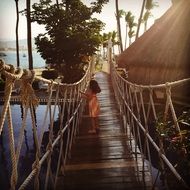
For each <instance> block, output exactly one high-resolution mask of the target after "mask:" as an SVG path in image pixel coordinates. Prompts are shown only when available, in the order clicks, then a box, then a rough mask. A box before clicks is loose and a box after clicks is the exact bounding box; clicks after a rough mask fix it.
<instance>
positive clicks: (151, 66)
mask: <svg viewBox="0 0 190 190" xmlns="http://www.w3.org/2000/svg"><path fill="white" fill-rule="evenodd" d="M117 64H118V66H119V67H123V68H127V69H128V77H129V78H128V80H129V81H131V82H134V83H137V84H146V85H148V84H152V85H153V84H161V83H165V82H171V81H176V80H180V79H184V78H190V0H180V1H176V3H174V4H173V5H172V6H171V7H170V8H169V9H168V11H167V12H166V13H165V14H164V15H163V16H162V17H161V18H159V19H158V20H157V21H156V22H155V24H154V25H153V26H152V27H151V28H150V29H149V30H147V31H146V32H145V33H144V34H143V35H142V36H141V37H139V38H138V39H137V40H136V41H135V42H134V43H133V44H132V45H131V46H130V47H129V48H127V49H126V50H125V51H124V52H123V53H121V54H120V55H119V56H118V58H117Z"/></svg>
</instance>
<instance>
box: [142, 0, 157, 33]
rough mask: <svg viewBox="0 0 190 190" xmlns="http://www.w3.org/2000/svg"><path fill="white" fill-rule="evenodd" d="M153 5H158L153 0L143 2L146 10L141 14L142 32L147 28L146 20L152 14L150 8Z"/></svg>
mask: <svg viewBox="0 0 190 190" xmlns="http://www.w3.org/2000/svg"><path fill="white" fill-rule="evenodd" d="M154 7H158V4H157V2H153V0H146V4H145V8H146V12H145V14H144V16H143V22H144V32H146V30H147V22H148V19H149V18H150V17H151V16H152V14H151V10H152V9H153V8H154Z"/></svg>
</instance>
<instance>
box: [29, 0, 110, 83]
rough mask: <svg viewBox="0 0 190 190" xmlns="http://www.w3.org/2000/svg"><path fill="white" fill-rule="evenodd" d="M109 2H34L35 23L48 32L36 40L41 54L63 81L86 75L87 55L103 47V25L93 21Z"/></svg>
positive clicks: (72, 80) (33, 19) (70, 0)
mask: <svg viewBox="0 0 190 190" xmlns="http://www.w3.org/2000/svg"><path fill="white" fill-rule="evenodd" d="M107 2H108V0H99V1H96V2H93V3H92V4H91V7H87V6H86V5H84V4H83V3H82V2H81V1H80V0H66V1H61V3H58V1H57V2H56V3H52V1H51V0H48V1H47V0H41V1H40V2H39V3H34V4H33V6H32V8H33V11H32V12H31V18H32V22H37V23H38V24H43V25H45V29H46V33H44V34H39V35H38V36H37V37H36V39H35V40H36V45H37V49H38V52H39V53H40V54H41V56H42V57H43V58H44V59H45V60H46V63H47V64H49V65H50V66H51V67H53V68H56V69H57V70H58V71H59V72H60V74H61V75H63V76H64V79H63V82H67V83H73V82H76V81H78V80H79V79H80V78H81V77H82V76H83V75H84V73H85V70H84V65H85V64H86V59H84V58H85V57H86V56H92V55H93V54H95V53H96V51H97V50H98V48H99V46H100V44H101V34H100V32H101V31H102V29H103V27H104V23H103V22H101V21H100V20H98V19H96V18H93V17H92V15H93V14H94V13H100V12H101V9H102V6H103V4H105V3H107Z"/></svg>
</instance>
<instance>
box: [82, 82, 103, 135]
mask: <svg viewBox="0 0 190 190" xmlns="http://www.w3.org/2000/svg"><path fill="white" fill-rule="evenodd" d="M80 92H81V91H80ZM100 92H101V89H100V87H99V85H98V82H97V81H96V80H91V81H90V84H89V90H88V91H87V92H81V93H82V94H83V96H84V97H85V98H87V100H88V107H89V114H90V117H91V118H92V129H91V130H89V131H88V132H89V133H96V132H98V131H99V126H98V116H99V112H100V106H99V102H98V98H97V96H96V94H97V93H100Z"/></svg>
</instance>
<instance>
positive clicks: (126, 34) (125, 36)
mask: <svg viewBox="0 0 190 190" xmlns="http://www.w3.org/2000/svg"><path fill="white" fill-rule="evenodd" d="M127 28H128V26H127V24H126V34H125V49H126V48H127Z"/></svg>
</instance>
